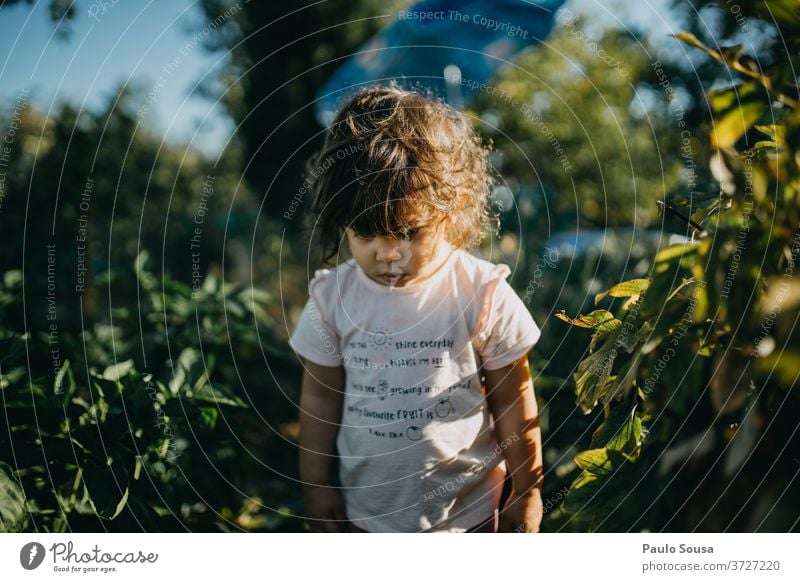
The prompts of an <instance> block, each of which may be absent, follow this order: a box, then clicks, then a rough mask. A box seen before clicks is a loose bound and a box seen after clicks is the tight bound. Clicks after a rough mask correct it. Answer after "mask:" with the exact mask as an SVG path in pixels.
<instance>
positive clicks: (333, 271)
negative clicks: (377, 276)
mask: <svg viewBox="0 0 800 582" xmlns="http://www.w3.org/2000/svg"><path fill="white" fill-rule="evenodd" d="M356 268H357V267H356V261H355V259H350V260H349V261H345V262H344V263H340V264H338V265H336V266H335V267H330V268H328V267H322V268H320V269H317V270H316V271H314V276H313V277H312V278H311V281H309V288H311V287H314V286H317V285H325V284H330V283H331V282H335V281H337V280H341V279H346V278H348V277H353V276H355V272H356Z"/></svg>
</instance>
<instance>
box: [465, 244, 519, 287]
mask: <svg viewBox="0 0 800 582" xmlns="http://www.w3.org/2000/svg"><path fill="white" fill-rule="evenodd" d="M456 252H457V253H458V256H457V257H456V267H457V268H456V273H457V276H459V277H461V278H462V279H463V280H464V281H465V282H468V283H469V284H471V285H472V286H474V287H482V286H485V285H489V286H494V285H497V284H498V283H499V282H501V281H503V280H505V278H506V277H508V275H509V274H510V273H511V269H510V268H509V266H508V265H506V264H505V263H497V264H495V263H493V262H491V261H489V260H487V259H483V258H481V257H479V256H477V255H474V254H472V253H471V252H468V251H466V250H463V249H460V250H458V251H456Z"/></svg>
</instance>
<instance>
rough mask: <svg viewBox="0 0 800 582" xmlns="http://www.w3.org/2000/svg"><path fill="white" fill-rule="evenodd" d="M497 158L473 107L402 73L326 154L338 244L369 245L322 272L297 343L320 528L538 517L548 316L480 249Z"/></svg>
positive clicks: (325, 207)
mask: <svg viewBox="0 0 800 582" xmlns="http://www.w3.org/2000/svg"><path fill="white" fill-rule="evenodd" d="M488 170H489V165H488V161H487V151H486V149H485V148H483V147H482V146H481V143H480V140H479V139H478V138H477V137H476V136H475V134H474V132H473V130H472V128H471V127H470V125H469V123H468V122H467V120H466V119H465V118H464V117H463V116H462V115H461V114H459V113H457V112H456V111H454V110H453V109H451V108H450V107H448V106H446V105H445V104H443V103H441V102H439V101H435V100H432V99H428V98H425V97H422V96H420V95H418V94H416V93H411V92H406V91H403V90H400V89H398V88H396V87H390V88H371V89H367V90H364V91H362V92H361V93H360V94H358V95H357V96H356V97H354V98H353V99H352V100H351V101H350V102H349V103H348V104H347V105H346V106H345V107H344V108H343V109H342V111H341V112H340V113H339V114H338V116H337V118H336V120H335V121H334V123H333V125H332V127H331V129H330V133H329V135H328V136H327V140H326V143H325V146H324V148H323V150H322V152H321V153H320V154H319V156H318V157H317V158H316V165H315V168H313V169H312V175H313V176H314V177H315V181H314V185H313V189H314V195H315V199H314V205H313V210H314V213H315V215H316V223H315V225H314V228H315V230H319V232H320V236H321V241H322V246H323V249H324V251H325V259H326V260H330V259H331V258H332V257H334V256H335V255H337V254H338V249H339V246H340V244H341V242H342V241H346V243H347V247H348V248H349V251H350V253H351V255H352V257H353V258H352V259H350V260H348V261H346V262H344V263H343V264H341V265H339V266H338V267H336V268H334V269H331V270H327V269H321V270H318V271H316V275H315V277H314V278H313V280H312V281H311V283H310V285H309V294H310V298H309V300H308V303H307V304H306V306H305V309H304V310H303V313H302V315H301V317H300V320H299V322H298V324H297V328H296V329H295V331H294V333H293V335H292V337H291V340H290V345H291V346H292V348H293V349H294V350H295V351H296V352H297V353H298V354H299V355H300V356H302V358H303V359H304V373H303V383H302V394H301V397H300V478H301V481H302V483H303V488H304V497H305V502H306V513H307V517H308V519H309V522H310V524H311V527H312V529H314V530H316V531H329V532H348V531H350V532H355V531H369V532H419V531H426V532H440V531H444V532H465V531H497V530H498V529H499V531H516V532H524V531H538V529H539V523H540V521H541V518H542V501H541V485H542V479H543V475H542V452H541V435H540V430H539V418H538V411H537V406H536V400H535V397H534V392H533V384H532V381H531V375H530V370H529V368H528V359H527V353H528V351H529V350H530V348H531V347H532V346H533V345H534V344H535V343H536V341H537V340H538V339H539V335H540V331H539V328H538V327H537V326H536V324H535V323H534V321H533V319H532V318H531V316H530V314H529V313H528V311H527V309H526V308H525V307H524V306H523V304H522V301H521V300H520V298H519V297H518V296H517V294H516V293H515V292H514V291H513V290H512V288H511V287H510V286H509V284H508V283H507V282H506V281H505V278H506V277H507V276H508V274H509V273H510V270H509V268H508V267H507V266H506V265H493V264H492V263H490V262H488V261H484V260H481V259H478V258H477V257H475V256H473V255H471V254H469V253H468V252H466V250H465V249H468V248H470V247H472V246H474V245H475V244H477V243H478V242H479V240H480V238H481V231H482V230H483V227H484V226H486V225H487V224H488V222H489V221H490V219H491V215H490V213H489V210H488V194H489V188H490V186H491V183H492V181H491V179H490V177H489V172H488ZM334 456H336V457H338V459H339V479H340V482H341V487H338V486H334V485H333V482H332V479H331V472H332V470H331V468H332V466H333V465H332V462H331V461H332V458H333V457H334ZM506 467H508V469H509V471H510V474H511V479H512V483H513V489H512V492H511V495H510V497H509V498H508V501H507V503H506V504H505V507H504V509H503V511H502V513H501V515H500V516H499V524H498V505H499V502H500V496H501V493H502V488H503V481H504V478H505V475H506Z"/></svg>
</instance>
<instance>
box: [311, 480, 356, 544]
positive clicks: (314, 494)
mask: <svg viewBox="0 0 800 582" xmlns="http://www.w3.org/2000/svg"><path fill="white" fill-rule="evenodd" d="M303 497H304V498H305V504H306V517H307V518H308V525H309V526H311V531H314V532H327V533H337V532H347V531H348V528H347V527H346V523H347V513H346V512H345V509H344V499H343V498H342V494H341V493H339V492H338V491H337V490H336V489H333V488H332V487H324V486H322V485H304V486H303Z"/></svg>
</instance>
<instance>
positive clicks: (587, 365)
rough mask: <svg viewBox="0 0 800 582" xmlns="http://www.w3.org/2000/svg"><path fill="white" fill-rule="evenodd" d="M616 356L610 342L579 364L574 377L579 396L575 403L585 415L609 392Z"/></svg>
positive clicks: (576, 391)
mask: <svg viewBox="0 0 800 582" xmlns="http://www.w3.org/2000/svg"><path fill="white" fill-rule="evenodd" d="M616 356H617V353H616V350H614V344H613V342H612V341H608V342H606V343H605V344H603V346H602V347H601V348H600V349H599V350H597V351H596V352H594V353H593V354H590V355H589V356H587V357H586V358H584V359H583V361H581V363H580V364H578V370H577V371H576V372H575V374H574V375H573V378H574V379H575V394H576V396H577V399H576V401H575V403H576V404H577V405H578V406H580V407H581V410H582V411H583V412H584V414H588V413H589V412H591V410H592V409H593V408H594V407H595V405H596V404H597V402H598V400H599V399H601V398H603V396H604V395H605V394H606V393H607V392H608V389H609V379H610V376H611V369H612V367H613V365H614V359H615V358H616ZM612 382H613V381H612Z"/></svg>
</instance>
